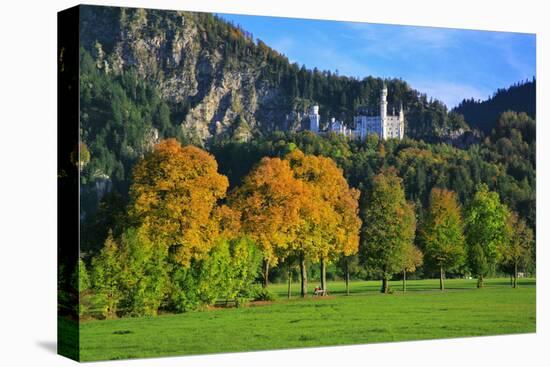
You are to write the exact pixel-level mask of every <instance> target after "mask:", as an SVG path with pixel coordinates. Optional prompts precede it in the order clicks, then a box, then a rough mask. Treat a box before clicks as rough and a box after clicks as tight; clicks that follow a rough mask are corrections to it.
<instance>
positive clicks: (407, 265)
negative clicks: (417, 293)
mask: <svg viewBox="0 0 550 367" xmlns="http://www.w3.org/2000/svg"><path fill="white" fill-rule="evenodd" d="M402 256H403V257H402V260H401V268H402V269H403V292H406V291H407V273H412V272H414V271H415V270H416V268H418V267H419V266H421V265H422V263H423V262H424V260H423V255H422V251H420V249H419V248H418V247H416V246H415V245H413V244H412V243H408V244H407V245H406V246H405V250H404V251H403V255H402Z"/></svg>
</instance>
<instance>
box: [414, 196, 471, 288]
mask: <svg viewBox="0 0 550 367" xmlns="http://www.w3.org/2000/svg"><path fill="white" fill-rule="evenodd" d="M420 241H421V243H422V245H423V248H424V255H425V257H426V263H427V265H428V266H430V267H431V268H435V269H437V270H438V271H439V289H441V290H444V289H445V284H444V279H445V271H446V270H452V269H456V268H457V267H458V266H460V265H462V264H463V262H464V256H465V252H466V251H465V248H464V246H465V240H464V225H463V223H462V216H461V209H460V205H459V203H458V199H457V197H456V194H455V193H454V192H452V191H448V190H445V189H440V188H437V187H435V188H433V189H432V191H431V193H430V204H429V207H428V210H427V212H426V216H425V218H424V222H423V224H422V228H421V230H420Z"/></svg>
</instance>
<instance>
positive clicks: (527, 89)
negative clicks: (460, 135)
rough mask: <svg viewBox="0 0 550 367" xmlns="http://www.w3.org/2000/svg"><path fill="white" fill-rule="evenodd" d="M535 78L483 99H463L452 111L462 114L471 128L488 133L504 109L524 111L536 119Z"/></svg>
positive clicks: (500, 90)
mask: <svg viewBox="0 0 550 367" xmlns="http://www.w3.org/2000/svg"><path fill="white" fill-rule="evenodd" d="M536 83H537V82H536V80H535V78H533V80H531V81H525V82H520V83H518V84H514V85H512V86H511V87H509V88H506V89H499V90H497V91H496V92H495V94H494V95H493V96H492V97H491V98H489V99H487V100H485V101H480V100H477V101H476V100H474V99H465V100H463V101H462V102H461V103H460V104H459V105H458V106H457V107H455V108H454V109H453V111H454V112H456V113H459V114H462V115H463V116H464V120H466V122H467V123H468V125H470V127H471V128H476V129H479V130H482V131H483V132H484V133H485V134H489V133H490V132H491V130H492V129H493V128H494V127H495V126H496V122H497V119H498V117H499V116H500V115H501V114H502V113H503V112H505V111H515V112H525V113H526V114H527V115H529V117H531V118H532V119H536V87H537V85H536Z"/></svg>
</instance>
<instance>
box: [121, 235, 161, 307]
mask: <svg viewBox="0 0 550 367" xmlns="http://www.w3.org/2000/svg"><path fill="white" fill-rule="evenodd" d="M119 248H120V254H119V259H120V260H119V261H120V265H121V271H120V290H121V292H122V293H123V298H122V300H121V302H120V304H121V306H122V307H121V308H122V309H123V312H124V313H126V314H128V315H131V316H142V315H156V314H157V312H158V309H159V307H160V305H161V303H162V300H163V298H164V295H165V293H166V286H167V283H168V273H167V270H166V268H167V263H166V249H165V248H163V247H162V246H159V245H158V244H155V243H153V242H151V241H150V240H149V238H148V236H147V235H146V233H145V231H144V229H143V228H128V229H127V230H126V231H125V232H124V233H123V234H122V238H121V240H120V245H119Z"/></svg>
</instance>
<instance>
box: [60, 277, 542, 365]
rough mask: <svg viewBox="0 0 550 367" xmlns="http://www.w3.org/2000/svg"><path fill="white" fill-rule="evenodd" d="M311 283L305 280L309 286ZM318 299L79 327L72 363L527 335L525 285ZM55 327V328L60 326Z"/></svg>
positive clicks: (530, 294) (531, 310) (360, 288)
mask: <svg viewBox="0 0 550 367" xmlns="http://www.w3.org/2000/svg"><path fill="white" fill-rule="evenodd" d="M315 285H316V284H315V283H312V284H311V285H310V288H313V287H314V286H315ZM328 285H329V290H330V291H331V293H330V295H329V296H327V297H311V296H310V297H308V298H307V299H301V298H299V295H298V292H299V284H293V286H294V293H293V296H294V297H293V298H292V299H291V300H287V288H286V284H275V285H271V289H272V291H273V292H274V293H275V294H276V295H277V300H276V301H275V302H271V303H257V304H251V305H249V306H248V307H243V308H224V309H219V308H217V309H209V310H205V311H200V312H189V313H185V314H177V315H160V316H157V317H139V318H125V319H116V320H96V321H85V322H82V323H81V326H80V345H81V348H80V359H81V360H82V361H92V360H108V359H126V358H143V357H158V356H168V355H189V354H199V353H222V352H239V351H255V350H267V349H281V348H298V347H314V346H328V345H346V344H364V343H375V342H392V341H404V340H421V339H434V338H455V337H466V336H481V335H498V334H512V333H532V332H535V330H536V312H535V280H534V279H520V281H519V288H517V289H512V288H510V284H509V280H507V279H489V280H487V282H486V287H485V288H483V289H476V280H464V279H455V280H447V281H446V290H445V291H444V292H441V291H439V289H438V286H439V281H438V280H412V281H409V282H407V292H406V293H402V292H401V283H400V282H399V281H395V282H392V283H391V286H392V289H393V291H394V293H393V294H390V295H383V294H380V293H379V288H380V282H379V281H355V282H352V283H351V285H350V291H351V294H350V296H346V295H345V285H344V283H343V282H329V283H328ZM60 322H63V321H62V320H61V321H60Z"/></svg>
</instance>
